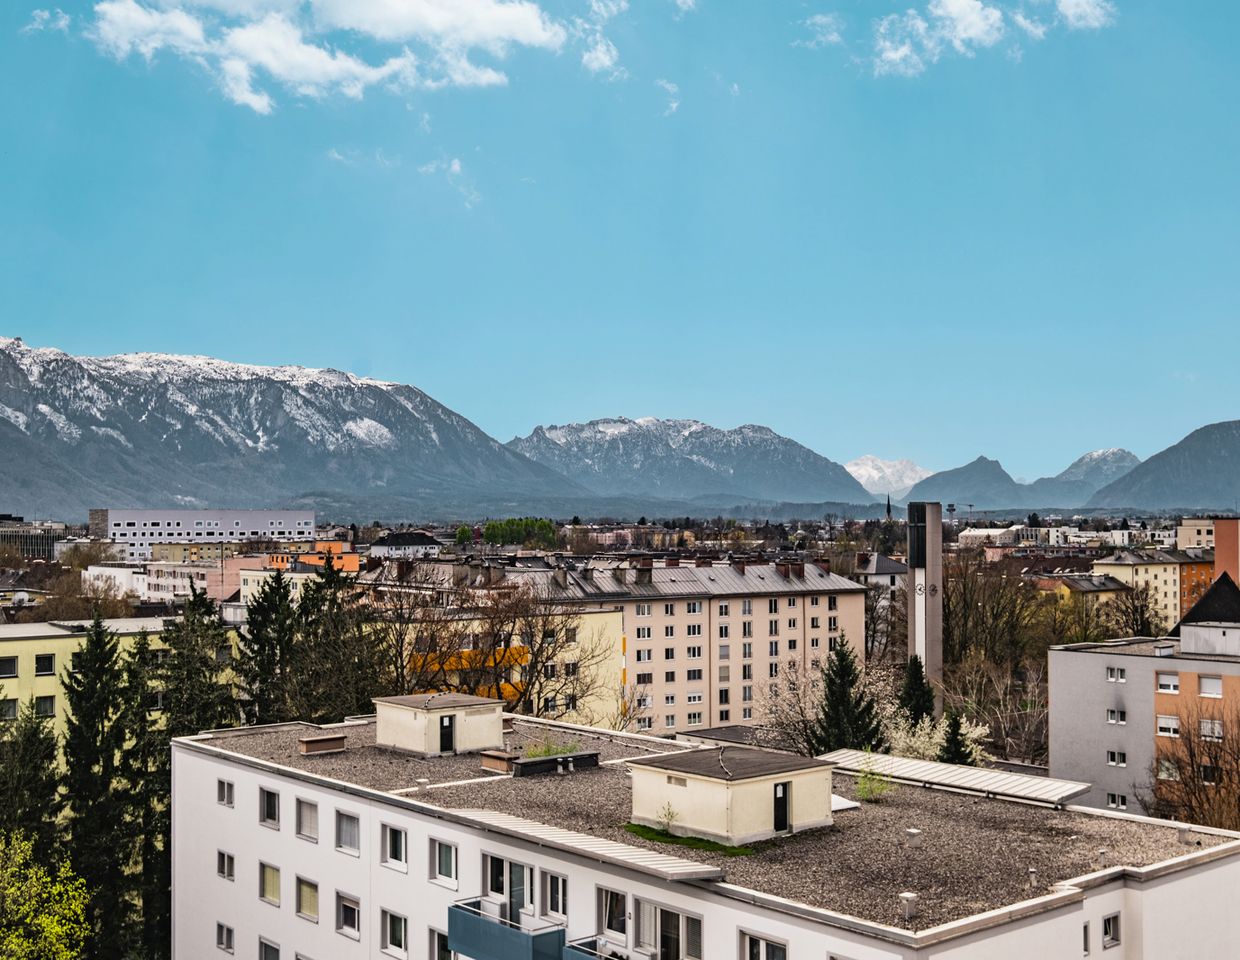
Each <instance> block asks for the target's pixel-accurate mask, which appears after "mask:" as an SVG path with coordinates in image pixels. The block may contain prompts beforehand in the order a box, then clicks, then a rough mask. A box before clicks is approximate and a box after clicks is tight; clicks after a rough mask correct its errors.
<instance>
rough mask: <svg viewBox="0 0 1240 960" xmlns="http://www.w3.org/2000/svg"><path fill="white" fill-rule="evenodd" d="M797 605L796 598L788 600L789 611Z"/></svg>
mask: <svg viewBox="0 0 1240 960" xmlns="http://www.w3.org/2000/svg"><path fill="white" fill-rule="evenodd" d="M796 605H797V598H796V597H789V598H788V608H789V609H791V608H793V607H795V606H796Z"/></svg>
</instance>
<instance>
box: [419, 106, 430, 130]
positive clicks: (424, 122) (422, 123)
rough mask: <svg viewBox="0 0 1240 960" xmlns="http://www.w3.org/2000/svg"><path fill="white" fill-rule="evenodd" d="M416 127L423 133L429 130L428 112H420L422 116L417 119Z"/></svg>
mask: <svg viewBox="0 0 1240 960" xmlns="http://www.w3.org/2000/svg"><path fill="white" fill-rule="evenodd" d="M418 129H419V130H421V131H422V132H423V133H430V132H431V115H430V114H429V113H426V112H425V111H423V112H422V117H421V119H420V120H418Z"/></svg>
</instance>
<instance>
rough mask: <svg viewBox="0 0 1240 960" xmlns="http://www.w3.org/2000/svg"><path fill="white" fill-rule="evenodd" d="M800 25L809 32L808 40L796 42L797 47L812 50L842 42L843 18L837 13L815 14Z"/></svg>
mask: <svg viewBox="0 0 1240 960" xmlns="http://www.w3.org/2000/svg"><path fill="white" fill-rule="evenodd" d="M802 25H803V26H804V27H805V28H806V29H808V30H809V33H810V38H809V39H808V40H798V41H796V45H797V46H802V47H810V48H811V49H814V48H817V47H829V46H834V45H836V44H839V43H843V42H844V18H843V17H841V16H840V15H839V14H838V13H815V14H814V15H813V16H811V17H807V18H806V19H805V20H804V21H802Z"/></svg>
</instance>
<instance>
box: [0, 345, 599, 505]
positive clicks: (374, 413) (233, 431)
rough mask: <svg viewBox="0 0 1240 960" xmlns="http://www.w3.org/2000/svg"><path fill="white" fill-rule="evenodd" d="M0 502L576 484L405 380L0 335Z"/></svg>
mask: <svg viewBox="0 0 1240 960" xmlns="http://www.w3.org/2000/svg"><path fill="white" fill-rule="evenodd" d="M0 449H2V450H3V451H4V453H5V456H4V457H3V458H0V506H2V507H3V509H6V510H13V511H16V512H19V513H26V514H30V515H35V516H50V515H55V516H61V517H68V518H73V517H84V515H85V513H86V510H87V509H88V508H89V507H92V506H117V507H121V506H137V505H143V506H161V505H166V506H171V505H174V504H181V505H186V506H237V507H244V506H259V505H272V504H279V503H286V502H289V500H290V499H291V498H296V497H298V496H302V495H315V494H324V495H326V496H327V497H329V498H333V502H336V503H339V502H340V500H339V497H341V496H343V497H345V498H346V499H351V500H352V502H354V503H356V502H359V501H365V500H367V498H373V497H374V496H376V495H380V494H381V495H382V497H383V498H385V499H389V500H391V501H392V502H393V503H403V505H404V506H405V507H412V506H416V505H418V504H423V503H434V504H436V505H445V504H451V503H469V502H476V501H477V500H478V499H479V498H495V497H503V496H513V495H520V494H523V493H536V494H540V495H542V494H547V495H552V496H554V495H557V494H558V495H570V496H571V495H580V494H582V493H583V492H584V491H582V490H581V489H580V488H578V487H576V486H575V485H574V484H573V483H571V482H570V481H568V480H566V479H565V478H563V477H561V476H559V475H558V474H556V473H555V472H554V471H553V470H549V469H547V468H546V467H543V466H540V465H539V464H536V463H533V462H531V461H530V460H528V459H526V458H525V457H523V456H521V455H520V454H519V453H516V452H514V451H512V450H509V449H507V448H506V447H505V446H503V445H502V444H500V443H499V442H497V441H496V440H494V439H492V438H491V437H489V436H487V435H486V434H485V433H483V432H482V431H481V430H480V429H478V427H476V426H475V425H474V424H472V423H471V422H470V421H469V420H467V419H465V418H464V417H462V416H460V415H459V414H456V413H454V412H452V411H451V410H449V409H448V408H447V407H444V406H443V405H442V404H440V403H437V402H436V401H435V400H433V399H432V398H431V397H429V396H427V395H426V394H425V393H423V392H422V391H421V390H418V389H417V388H416V387H411V386H406V385H403V384H397V383H386V382H382V381H378V380H370V379H365V378H361V377H355V376H353V375H352V374H348V373H341V372H340V371H337V370H314V369H307V368H305V367H263V366H251V365H247V364H239V363H228V362H225V361H222V360H214V359H211V358H209V357H181V356H169V355H164V354H149V353H142V354H127V355H124V356H116V357H74V356H71V355H69V354H67V353H64V352H62V351H60V350H54V349H49V348H39V349H35V348H31V347H29V346H27V345H26V344H24V343H23V342H22V341H21V340H20V339H9V338H0Z"/></svg>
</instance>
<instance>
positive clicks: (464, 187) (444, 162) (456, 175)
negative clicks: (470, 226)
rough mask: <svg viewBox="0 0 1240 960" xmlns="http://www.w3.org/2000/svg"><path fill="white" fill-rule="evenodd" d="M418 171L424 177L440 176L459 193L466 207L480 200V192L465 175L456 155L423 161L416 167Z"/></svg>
mask: <svg viewBox="0 0 1240 960" xmlns="http://www.w3.org/2000/svg"><path fill="white" fill-rule="evenodd" d="M418 173H420V174H422V175H423V176H425V177H433V176H442V177H443V179H444V181H445V182H446V183H447V184H448V185H449V186H450V187H452V189H454V190H455V191H456V192H457V193H459V194H460V195H461V198H462V199H463V200H464V201H465V207H466V209H470V208H473V207H474V206H476V205H477V204H478V203H479V202H481V200H482V194H480V193H479V192H478V190H477V189H476V188H475V187H474V185H473V184H472V183H471V182H470V181H469V179H468V178H467V177H466V176H465V170H464V167H463V166H462V164H461V161H460V159H459V158H458V157H451V158H443V159H440V160H432V161H430V162H429V163H424V164H422V165H421V166H420V167H418Z"/></svg>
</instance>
